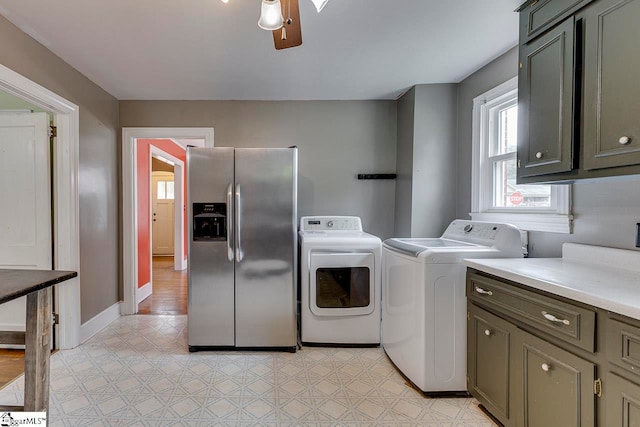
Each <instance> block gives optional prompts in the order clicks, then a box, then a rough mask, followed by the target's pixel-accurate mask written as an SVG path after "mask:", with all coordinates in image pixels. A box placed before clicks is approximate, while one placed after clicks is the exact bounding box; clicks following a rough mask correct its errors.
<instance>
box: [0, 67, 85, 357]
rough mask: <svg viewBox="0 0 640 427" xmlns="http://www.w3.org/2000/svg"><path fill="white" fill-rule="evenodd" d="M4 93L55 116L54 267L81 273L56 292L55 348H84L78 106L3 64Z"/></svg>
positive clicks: (1, 86)
mask: <svg viewBox="0 0 640 427" xmlns="http://www.w3.org/2000/svg"><path fill="white" fill-rule="evenodd" d="M0 90H3V91H5V92H7V93H9V94H11V95H14V96H17V97H18V98H20V99H23V100H25V101H28V102H29V103H31V104H33V105H36V106H38V107H40V108H42V109H43V110H45V111H47V112H49V113H52V114H53V121H54V124H55V126H56V127H57V130H58V134H57V137H56V143H55V144H54V149H53V162H52V164H51V167H52V170H53V182H52V189H53V194H51V197H52V201H53V206H54V209H53V212H54V215H53V223H52V232H53V236H54V241H53V245H54V256H53V267H54V268H55V269H57V270H72V271H77V272H78V277H76V278H74V279H71V280H68V281H66V282H64V283H63V284H59V285H56V287H55V291H56V304H55V307H54V309H55V311H56V312H57V313H58V315H59V324H58V329H57V333H56V343H55V344H56V347H57V348H59V349H66V348H74V347H77V346H78V345H79V344H80V278H81V274H80V225H79V200H78V164H79V154H78V153H79V141H80V111H79V107H78V106H77V105H75V104H74V103H72V102H70V101H68V100H66V99H65V98H63V97H61V96H59V95H57V94H55V93H54V92H51V91H50V90H48V89H46V88H45V87H43V86H40V85H39V84H37V83H35V82H33V81H31V80H29V79H28V78H26V77H24V76H22V75H21V74H18V73H16V72H15V71H13V70H11V69H9V68H7V67H5V66H3V65H1V64H0Z"/></svg>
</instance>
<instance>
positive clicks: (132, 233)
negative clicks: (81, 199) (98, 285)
mask: <svg viewBox="0 0 640 427" xmlns="http://www.w3.org/2000/svg"><path fill="white" fill-rule="evenodd" d="M122 140H123V241H124V247H123V270H124V304H123V314H135V313H138V312H139V303H140V302H141V301H142V300H144V299H146V298H147V297H148V296H149V295H153V293H154V292H155V289H154V282H155V280H154V277H153V276H152V274H151V272H152V267H153V261H154V260H153V255H152V245H153V242H152V232H151V224H152V222H153V221H152V215H151V208H150V207H151V206H150V205H151V191H150V190H151V179H150V172H149V171H150V170H151V162H152V156H153V155H154V154H155V155H157V156H161V157H164V158H165V159H168V160H170V161H172V162H174V164H175V170H174V191H175V197H176V199H175V202H174V203H175V207H174V212H175V218H176V219H178V218H180V220H179V221H178V220H176V221H175V228H176V229H180V230H182V234H179V233H176V234H175V236H178V237H176V238H175V240H174V243H175V247H174V271H175V272H176V273H177V272H183V274H184V275H185V277H184V280H185V281H186V271H184V269H186V259H185V257H184V254H186V242H185V236H186V233H185V232H184V224H185V222H186V220H185V212H186V203H185V201H184V199H183V200H181V201H179V200H178V199H177V198H178V191H177V189H179V188H183V186H184V185H185V182H186V181H185V179H184V178H185V176H184V172H182V173H180V172H179V171H178V166H179V165H180V166H182V167H183V166H184V163H185V162H184V160H181V159H180V158H178V157H176V156H177V154H176V153H175V152H174V151H173V150H172V149H171V144H174V148H175V145H179V146H181V147H182V149H183V150H184V149H185V148H186V146H187V145H193V146H206V147H213V128H123V137H122ZM181 157H182V158H183V159H184V157H183V156H181ZM145 168H148V169H147V171H146V172H145V171H144V169H145ZM182 170H183V171H184V168H183V169H182ZM141 172H143V173H141ZM179 180H182V181H180V182H179ZM180 230H177V231H180ZM180 236H181V237H180ZM178 264H180V265H178ZM159 269H161V267H159ZM158 280H160V279H158ZM171 280H174V279H171ZM180 280H182V279H180ZM185 287H186V285H185ZM185 298H186V297H185Z"/></svg>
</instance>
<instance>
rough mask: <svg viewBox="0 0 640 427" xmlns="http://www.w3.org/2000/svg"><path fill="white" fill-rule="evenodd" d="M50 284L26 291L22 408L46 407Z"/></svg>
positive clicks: (33, 409) (33, 410) (45, 409)
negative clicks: (27, 292)
mask: <svg viewBox="0 0 640 427" xmlns="http://www.w3.org/2000/svg"><path fill="white" fill-rule="evenodd" d="M50 292H51V288H46V289H41V290H39V291H36V292H32V293H30V294H28V295H27V327H26V332H25V355H24V359H25V360H24V362H25V370H24V410H25V411H27V412H48V410H49V357H50V356H51V316H52V314H51V313H52V311H51V298H50V295H49V294H50Z"/></svg>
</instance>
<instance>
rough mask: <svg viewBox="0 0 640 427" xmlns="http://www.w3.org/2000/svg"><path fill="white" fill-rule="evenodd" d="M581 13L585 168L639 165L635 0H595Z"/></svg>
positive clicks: (639, 4)
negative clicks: (584, 29)
mask: <svg viewBox="0 0 640 427" xmlns="http://www.w3.org/2000/svg"><path fill="white" fill-rule="evenodd" d="M584 15H585V16H584V19H585V26H586V29H587V31H586V34H585V46H586V48H585V54H584V61H585V63H584V65H585V66H584V87H585V91H584V108H585V113H584V114H585V116H584V141H585V146H584V149H585V151H584V167H585V168H586V169H602V168H610V167H615V166H626V165H637V164H640V85H639V84H638V70H640V49H639V48H638V42H639V41H640V25H638V19H639V18H640V0H600V1H598V2H596V3H594V4H593V5H592V6H591V7H589V8H588V9H586V10H585V14H584Z"/></svg>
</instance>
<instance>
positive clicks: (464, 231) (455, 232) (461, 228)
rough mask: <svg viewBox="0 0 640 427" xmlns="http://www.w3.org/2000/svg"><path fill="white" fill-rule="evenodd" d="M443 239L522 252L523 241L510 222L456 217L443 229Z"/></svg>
mask: <svg viewBox="0 0 640 427" xmlns="http://www.w3.org/2000/svg"><path fill="white" fill-rule="evenodd" d="M442 238H443V239H451V240H457V241H460V242H468V243H475V244H476V245H482V246H487V247H490V248H494V249H496V250H500V251H503V252H504V253H505V254H508V253H512V254H514V256H516V255H521V254H522V253H523V245H524V243H523V241H522V236H521V234H520V230H518V229H517V228H516V227H514V226H513V225H510V224H501V223H491V222H482V221H468V220H463V219H456V220H455V221H453V222H452V223H451V224H449V227H447V229H446V230H445V232H444V234H443V235H442Z"/></svg>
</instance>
